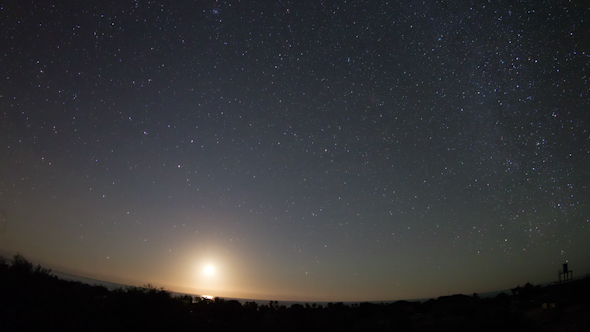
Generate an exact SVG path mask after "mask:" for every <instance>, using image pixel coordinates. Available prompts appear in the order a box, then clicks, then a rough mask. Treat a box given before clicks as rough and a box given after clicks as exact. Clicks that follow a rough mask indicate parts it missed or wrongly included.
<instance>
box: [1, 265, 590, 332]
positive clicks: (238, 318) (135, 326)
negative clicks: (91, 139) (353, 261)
mask: <svg viewBox="0 0 590 332" xmlns="http://www.w3.org/2000/svg"><path fill="white" fill-rule="evenodd" d="M589 299H590V278H585V279H581V280H577V281H573V282H569V283H563V284H558V285H551V286H546V287H539V286H532V285H530V284H527V285H525V286H524V287H517V288H515V289H513V290H512V294H504V293H503V294H500V295H498V296H497V297H495V298H490V299H480V298H479V297H478V296H477V295H476V294H474V295H473V296H466V295H453V296H444V297H439V298H438V299H436V300H430V301H427V302H424V303H419V302H407V301H398V302H395V303H391V304H371V303H359V304H354V305H345V304H342V303H330V304H328V305H326V306H317V305H298V304H295V305H292V306H290V307H285V306H281V305H279V304H278V303H277V302H270V303H269V304H266V305H259V304H257V303H253V302H246V303H245V304H241V303H239V302H237V301H233V300H230V301H227V300H223V299H219V298H216V299H214V300H208V299H204V298H193V297H190V296H184V297H172V296H171V295H170V293H169V292H167V291H165V290H163V289H157V288H154V287H152V286H149V285H148V286H146V287H142V288H137V287H135V288H127V289H119V290H115V291H109V290H107V289H106V288H104V287H101V286H90V285H86V284H82V283H79V282H72V281H65V280H61V279H58V278H56V277H54V276H51V275H50V274H49V270H47V269H44V268H42V267H40V266H37V267H34V266H33V264H31V263H30V262H28V261H27V260H25V259H24V258H23V257H22V256H19V255H17V256H15V258H14V260H13V263H12V264H7V263H6V262H5V261H3V260H2V261H0V331H590V300H589Z"/></svg>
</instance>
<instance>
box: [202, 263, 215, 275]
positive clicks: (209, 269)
mask: <svg viewBox="0 0 590 332" xmlns="http://www.w3.org/2000/svg"><path fill="white" fill-rule="evenodd" d="M203 271H204V272H205V274H206V275H209V276H210V275H213V274H215V267H214V266H213V265H207V266H205V269H204V270H203Z"/></svg>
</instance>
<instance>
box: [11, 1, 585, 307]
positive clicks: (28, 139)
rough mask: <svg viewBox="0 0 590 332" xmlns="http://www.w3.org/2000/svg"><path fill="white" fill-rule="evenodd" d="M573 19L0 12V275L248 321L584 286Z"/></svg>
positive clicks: (383, 9) (382, 7)
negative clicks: (178, 302)
mask: <svg viewBox="0 0 590 332" xmlns="http://www.w3.org/2000/svg"><path fill="white" fill-rule="evenodd" d="M66 3H67V4H66ZM589 18H590V10H589V7H588V5H587V3H585V2H583V1H571V2H568V1H491V2H488V1H472V2H467V1H425V2H422V1H400V2H395V1H390V2H385V1H360V0H359V1H323V2H322V1H269V0H265V1H255V0H253V1H175V2H172V1H145V0H136V1H132V0H125V1H60V2H54V1H20V0H19V1H17V0H9V1H8V2H4V3H3V4H2V7H1V9H0V31H1V32H0V72H1V77H0V146H1V148H0V253H1V254H2V255H3V256H5V257H10V256H12V255H13V254H15V253H16V252H20V253H21V254H23V255H24V256H25V257H26V258H27V259H29V260H31V261H32V262H34V263H35V264H36V263H41V265H42V266H44V267H47V268H52V269H53V270H56V271H61V272H67V273H71V274H75V275H79V276H83V277H89V278H96V279H100V280H105V281H111V282H119V283H125V284H130V285H143V284H146V283H152V284H153V285H156V286H162V287H165V288H166V289H169V290H172V291H178V292H189V293H193V294H201V295H214V296H222V297H223V296H225V297H240V298H256V299H272V300H303V301H365V300H396V299H414V298H426V297H437V296H440V295H449V294H455V293H464V294H472V293H474V292H478V293H481V292H487V291H494V290H503V289H508V288H511V287H516V286H517V285H524V284H525V283H526V282H531V283H534V284H536V283H546V282H553V281H557V278H558V274H557V272H558V270H559V269H560V268H561V264H562V263H564V262H565V261H566V260H567V261H569V267H570V269H572V270H573V271H574V276H582V275H585V274H587V273H590V202H589V201H588V198H589V196H590V193H589V186H590V166H589V165H590V121H589V119H590V116H589V110H590V96H589V90H590V84H589V80H590V76H589V75H590V65H589V63H590V34H589V31H590V24H589Z"/></svg>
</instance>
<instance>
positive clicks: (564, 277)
mask: <svg viewBox="0 0 590 332" xmlns="http://www.w3.org/2000/svg"><path fill="white" fill-rule="evenodd" d="M573 278H574V271H571V270H568V268H567V261H565V263H564V264H563V271H559V282H567V281H572V279H573Z"/></svg>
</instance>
